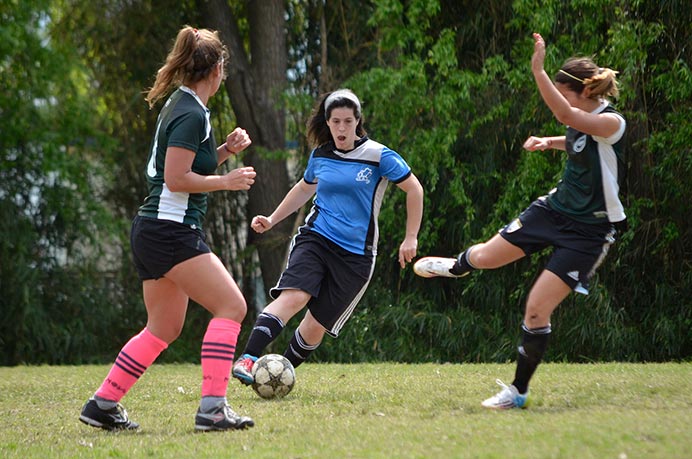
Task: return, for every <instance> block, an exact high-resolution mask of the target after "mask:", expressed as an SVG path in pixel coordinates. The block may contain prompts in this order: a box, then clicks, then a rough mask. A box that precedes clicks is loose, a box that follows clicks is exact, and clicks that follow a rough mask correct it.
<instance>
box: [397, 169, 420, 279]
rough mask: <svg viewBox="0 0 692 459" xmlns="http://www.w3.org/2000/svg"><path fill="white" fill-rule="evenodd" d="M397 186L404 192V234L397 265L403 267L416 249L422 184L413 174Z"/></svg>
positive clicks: (414, 254)
mask: <svg viewBox="0 0 692 459" xmlns="http://www.w3.org/2000/svg"><path fill="white" fill-rule="evenodd" d="M397 186H398V187H399V188H401V189H402V190H404V192H405V193H406V236H404V241H403V242H402V243H401V245H400V246H399V265H401V268H402V269H403V268H404V267H406V263H410V262H411V260H413V259H414V258H415V257H416V253H417V251H418V231H419V230H420V224H421V220H422V219H423V186H422V185H421V184H420V182H419V181H418V178H417V177H416V176H415V175H413V174H411V175H410V176H409V177H408V178H407V179H406V180H404V181H403V182H401V183H398V184H397Z"/></svg>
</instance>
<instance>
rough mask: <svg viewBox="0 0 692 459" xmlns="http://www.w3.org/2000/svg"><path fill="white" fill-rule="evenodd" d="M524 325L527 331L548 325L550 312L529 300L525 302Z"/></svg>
mask: <svg viewBox="0 0 692 459" xmlns="http://www.w3.org/2000/svg"><path fill="white" fill-rule="evenodd" d="M524 324H525V325H526V327H527V328H529V329H534V328H542V327H545V326H547V325H549V324H550V312H548V311H546V308H544V307H542V306H541V305H539V304H537V303H534V302H532V301H531V300H530V299H529V300H528V301H527V302H526V312H525V314H524Z"/></svg>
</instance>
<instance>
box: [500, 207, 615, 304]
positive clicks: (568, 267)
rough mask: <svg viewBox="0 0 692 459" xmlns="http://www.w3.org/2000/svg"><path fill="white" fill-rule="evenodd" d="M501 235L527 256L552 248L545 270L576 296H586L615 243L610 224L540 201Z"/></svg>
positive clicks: (503, 229) (504, 229)
mask: <svg viewBox="0 0 692 459" xmlns="http://www.w3.org/2000/svg"><path fill="white" fill-rule="evenodd" d="M500 235H501V236H502V237H503V238H504V239H506V240H507V241H508V242H509V243H511V244H512V245H515V246H517V247H519V248H521V249H522V250H523V251H524V253H525V254H526V255H531V254H532V253H534V252H537V251H539V250H543V249H544V248H546V247H551V246H552V247H553V248H554V250H553V254H552V255H551V257H550V259H549V260H548V264H547V265H546V267H545V269H547V270H548V271H550V272H552V273H554V274H555V275H557V276H558V277H559V278H560V279H562V280H563V281H564V282H565V283H566V284H567V285H569V287H570V288H571V289H572V290H574V291H575V292H578V293H583V294H585V295H588V293H589V279H591V277H592V276H593V275H594V272H595V271H596V269H597V268H598V267H599V266H600V264H601V263H602V262H603V259H604V258H605V256H606V254H607V253H608V249H609V248H610V246H611V245H612V244H613V243H614V242H615V229H614V227H613V225H612V224H611V223H604V224H588V223H582V222H578V221H576V220H573V219H571V218H569V217H567V216H565V215H563V214H561V213H559V212H557V211H556V210H554V209H552V208H551V207H550V206H549V205H548V203H547V202H546V200H545V198H539V199H537V200H536V201H534V202H533V203H531V205H530V206H529V207H528V208H527V209H526V210H525V211H524V212H522V213H521V215H519V218H517V219H515V220H513V221H512V222H511V223H509V224H508V225H507V226H505V227H504V228H502V230H500Z"/></svg>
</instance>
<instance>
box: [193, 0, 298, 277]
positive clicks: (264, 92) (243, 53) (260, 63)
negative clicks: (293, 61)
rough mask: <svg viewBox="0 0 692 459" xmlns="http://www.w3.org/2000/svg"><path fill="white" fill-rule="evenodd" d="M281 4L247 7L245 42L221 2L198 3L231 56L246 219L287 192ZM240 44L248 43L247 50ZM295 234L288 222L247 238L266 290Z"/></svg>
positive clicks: (270, 0)
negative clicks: (247, 143)
mask: <svg viewBox="0 0 692 459" xmlns="http://www.w3.org/2000/svg"><path fill="white" fill-rule="evenodd" d="M284 3H285V2H284V1H283V0H266V1H261V2H246V3H245V4H244V5H243V6H244V7H245V8H246V10H245V13H246V14H247V19H246V20H247V30H248V31H249V34H248V37H247V40H246V37H244V36H242V35H241V32H240V30H241V29H240V26H239V18H238V16H237V13H236V12H234V11H233V10H232V9H231V8H230V7H229V5H228V2H226V1H224V0H201V1H200V6H201V8H202V17H203V18H204V21H205V25H207V26H208V27H209V28H212V29H216V30H218V31H219V33H220V35H221V38H222V41H223V42H224V43H226V44H227V46H228V48H229V51H230V59H229V60H230V62H229V63H228V78H227V79H226V81H225V83H224V84H225V87H226V90H227V91H228V95H229V97H230V100H231V105H232V106H233V111H234V113H235V116H236V119H237V120H238V125H239V126H242V127H243V128H244V129H245V130H247V131H248V133H249V134H250V138H251V139H252V140H253V146H252V147H251V148H250V149H249V151H248V153H247V154H246V155H245V156H244V158H243V161H244V163H245V164H247V165H252V166H253V167H254V168H255V170H256V171H257V181H256V183H255V185H254V186H253V187H252V188H251V189H250V191H249V192H248V202H247V216H248V217H252V216H253V215H258V214H263V215H268V214H269V213H271V212H272V211H273V210H274V208H275V207H276V206H277V205H278V204H279V202H280V200H281V199H282V198H283V196H284V195H285V194H286V192H287V191H288V189H289V188H290V186H291V185H290V184H289V176H288V170H287V165H286V159H287V157H286V154H285V153H284V149H285V143H286V134H285V132H286V128H285V116H284V111H283V106H282V103H281V101H282V98H283V95H284V90H285V89H286V71H287V66H286V62H287V52H286V30H285V26H284V16H285V14H286V10H285V5H284ZM245 43H249V45H248V48H246V46H245ZM293 229H294V222H293V221H290V219H287V220H285V221H284V222H282V223H281V224H279V225H277V226H276V227H275V228H274V229H273V230H272V231H271V232H270V233H268V234H267V235H263V236H259V235H255V234H254V232H252V231H250V232H249V233H248V245H256V247H257V250H258V253H259V261H260V267H261V272H262V278H263V280H264V285H265V286H267V287H268V286H270V285H273V284H274V283H275V282H276V280H277V279H278V278H279V274H280V273H281V270H282V269H283V267H284V265H285V257H286V250H287V248H288V241H289V239H290V236H291V234H292V232H293Z"/></svg>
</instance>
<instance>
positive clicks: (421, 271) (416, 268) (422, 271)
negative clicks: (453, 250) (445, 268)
mask: <svg viewBox="0 0 692 459" xmlns="http://www.w3.org/2000/svg"><path fill="white" fill-rule="evenodd" d="M440 260H445V261H449V260H451V261H452V264H454V262H456V260H455V259H454V258H445V257H423V258H421V259H420V260H418V261H417V262H415V263H414V264H413V272H414V273H416V274H417V275H418V276H420V277H425V278H426V279H429V278H431V277H451V278H457V277H464V276H465V275H466V274H468V273H465V274H464V275H461V276H455V275H454V274H452V273H449V272H448V273H444V274H442V273H437V272H431V271H428V270H427V269H426V268H425V267H424V265H427V264H429V263H435V262H436V261H440Z"/></svg>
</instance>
